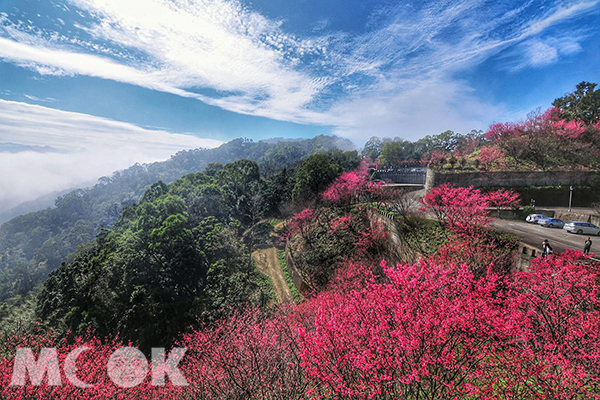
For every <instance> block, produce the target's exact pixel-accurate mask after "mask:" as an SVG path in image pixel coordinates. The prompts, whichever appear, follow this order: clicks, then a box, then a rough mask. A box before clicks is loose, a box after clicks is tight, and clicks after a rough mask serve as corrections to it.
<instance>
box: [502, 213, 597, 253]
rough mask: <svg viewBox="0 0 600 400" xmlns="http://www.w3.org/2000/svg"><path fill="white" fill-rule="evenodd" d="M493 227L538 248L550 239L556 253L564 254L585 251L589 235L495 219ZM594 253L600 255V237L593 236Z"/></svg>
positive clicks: (522, 222)
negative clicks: (584, 243)
mask: <svg viewBox="0 0 600 400" xmlns="http://www.w3.org/2000/svg"><path fill="white" fill-rule="evenodd" d="M492 226H493V227H494V228H496V229H498V230H499V231H502V232H507V233H512V234H513V235H517V236H519V237H520V238H521V241H522V242H523V243H526V244H528V245H530V246H534V247H537V248H540V249H541V248H542V242H543V241H544V239H548V241H549V242H550V245H551V246H552V249H553V250H554V252H555V253H557V252H558V253H562V252H564V251H565V250H566V249H567V248H570V249H574V250H583V242H585V240H586V239H587V237H588V235H577V234H573V233H569V232H567V231H565V230H564V229H556V228H544V227H543V226H540V225H537V224H528V223H527V222H524V221H517V220H505V219H495V220H494V222H493V223H492ZM591 239H592V242H593V244H592V253H600V236H591Z"/></svg>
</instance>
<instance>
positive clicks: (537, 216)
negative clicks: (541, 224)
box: [525, 214, 548, 224]
mask: <svg viewBox="0 0 600 400" xmlns="http://www.w3.org/2000/svg"><path fill="white" fill-rule="evenodd" d="M546 218H548V217H547V216H545V215H543V214H529V215H528V216H527V218H525V221H527V222H529V223H530V224H534V223H537V222H538V221H539V220H542V219H546Z"/></svg>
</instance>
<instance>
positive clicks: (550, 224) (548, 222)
mask: <svg viewBox="0 0 600 400" xmlns="http://www.w3.org/2000/svg"><path fill="white" fill-rule="evenodd" d="M537 223H538V224H539V225H541V226H545V227H547V228H562V227H564V226H565V223H564V222H562V221H561V220H560V219H558V218H545V219H541V220H539V221H538V222H537Z"/></svg>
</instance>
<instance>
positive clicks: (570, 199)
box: [569, 186, 573, 212]
mask: <svg viewBox="0 0 600 400" xmlns="http://www.w3.org/2000/svg"><path fill="white" fill-rule="evenodd" d="M572 201H573V186H569V212H571V202H572Z"/></svg>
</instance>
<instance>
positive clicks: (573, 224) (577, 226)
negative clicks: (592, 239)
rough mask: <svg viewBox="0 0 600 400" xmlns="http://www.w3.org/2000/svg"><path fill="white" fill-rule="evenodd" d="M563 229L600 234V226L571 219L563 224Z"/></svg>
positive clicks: (579, 232)
mask: <svg viewBox="0 0 600 400" xmlns="http://www.w3.org/2000/svg"><path fill="white" fill-rule="evenodd" d="M563 229H564V230H566V231H567V232H571V233H578V234H582V233H583V234H585V235H598V236H600V228H599V227H597V226H596V225H594V224H590V223H589V222H581V221H569V222H567V223H566V224H565V226H563Z"/></svg>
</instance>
